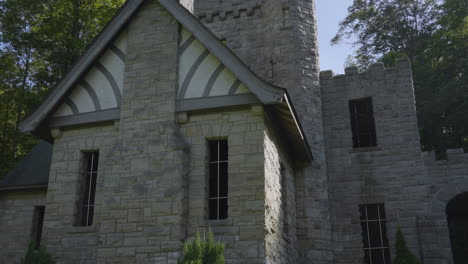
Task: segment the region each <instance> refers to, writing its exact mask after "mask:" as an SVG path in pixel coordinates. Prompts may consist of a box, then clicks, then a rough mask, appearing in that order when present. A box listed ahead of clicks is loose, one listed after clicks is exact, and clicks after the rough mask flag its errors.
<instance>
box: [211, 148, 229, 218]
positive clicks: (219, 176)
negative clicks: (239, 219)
mask: <svg viewBox="0 0 468 264" xmlns="http://www.w3.org/2000/svg"><path fill="white" fill-rule="evenodd" d="M209 149H210V160H209V167H210V175H209V186H208V189H209V190H208V218H209V219H210V220H219V219H226V218H227V216H228V144H227V140H215V141H209Z"/></svg>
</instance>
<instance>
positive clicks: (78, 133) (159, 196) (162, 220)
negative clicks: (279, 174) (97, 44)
mask: <svg viewBox="0 0 468 264" xmlns="http://www.w3.org/2000/svg"><path fill="white" fill-rule="evenodd" d="M127 30H128V36H129V40H128V53H127V61H126V65H125V75H124V90H123V95H122V105H121V118H120V121H117V122H114V123H110V124H102V125H91V126H82V127H71V128H69V129H63V130H62V131H57V130H56V131H55V133H54V134H55V137H56V138H55V142H54V150H53V158H52V167H51V174H50V183H49V192H48V194H47V209H46V217H45V232H46V236H47V244H48V245H49V248H50V250H51V252H52V253H53V254H54V257H55V258H56V259H57V260H58V263H148V262H151V263H174V262H176V260H177V258H178V256H179V254H180V251H181V249H182V244H183V241H184V238H185V233H186V231H185V226H186V223H185V217H184V215H185V214H186V211H187V208H186V196H185V191H184V187H185V181H184V179H185V176H186V173H185V172H186V169H184V168H186V167H187V155H186V150H187V145H186V144H184V141H183V138H182V137H181V136H180V133H179V131H178V127H177V124H176V121H175V91H176V84H177V78H176V76H177V52H178V43H177V41H178V35H179V34H178V31H179V25H178V23H177V21H176V20H175V19H174V18H173V17H172V16H171V15H170V14H169V13H168V12H167V11H165V10H164V9H163V8H162V7H161V6H160V5H159V4H158V3H157V1H147V2H146V3H145V4H144V6H143V7H142V8H141V9H140V12H138V13H137V14H136V16H135V17H134V18H133V19H132V21H130V23H129V24H128V27H127ZM90 150H94V151H95V150H98V151H99V152H100V160H99V170H98V176H97V188H96V206H95V214H94V217H95V219H94V224H93V225H92V226H91V227H81V226H76V223H77V222H76V215H77V210H78V209H77V207H76V203H77V201H79V191H77V186H78V185H79V184H80V182H82V181H83V175H82V173H83V171H82V159H83V154H82V153H83V151H90Z"/></svg>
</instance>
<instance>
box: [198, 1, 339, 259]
mask: <svg viewBox="0 0 468 264" xmlns="http://www.w3.org/2000/svg"><path fill="white" fill-rule="evenodd" d="M192 3H193V6H194V11H193V12H194V14H195V16H197V17H198V18H199V19H200V20H201V21H202V23H203V24H204V25H205V26H206V27H208V28H209V29H210V30H211V31H212V32H213V33H214V34H215V35H216V36H217V37H218V38H220V39H223V40H225V43H226V45H227V46H228V47H229V48H230V49H232V50H233V51H234V52H235V53H236V55H237V56H238V57H239V58H240V59H241V60H242V61H243V62H244V63H245V64H247V65H248V66H249V68H250V69H251V70H252V71H253V72H255V73H256V74H257V75H258V76H259V77H261V78H262V79H264V80H265V81H267V82H270V83H273V84H275V85H278V86H281V87H284V88H287V90H288V93H289V95H290V96H291V99H292V101H293V104H294V106H295V110H296V111H297V113H298V116H299V118H300V121H301V124H302V126H303V129H304V131H305V136H306V137H307V139H308V142H309V144H310V145H311V148H312V153H313V155H314V158H315V161H314V166H313V167H308V168H304V169H303V170H302V171H298V172H297V173H296V177H297V181H296V200H297V221H298V229H300V231H299V232H298V235H299V247H300V248H301V250H300V251H299V253H300V260H299V261H298V262H299V263H310V262H311V261H314V262H316V263H327V262H329V261H331V260H332V256H331V243H330V241H331V234H330V218H329V217H330V215H329V212H328V208H329V207H328V192H327V190H328V185H327V184H328V181H327V174H326V173H327V172H326V169H327V166H326V162H325V154H324V153H325V150H324V139H323V124H322V105H321V104H322V103H321V91H320V88H319V78H318V71H319V68H318V44H317V35H316V32H317V27H316V24H317V23H316V17H315V6H314V5H315V4H314V1H313V0H306V1H302V0H258V1H252V0H229V1H218V0H192Z"/></svg>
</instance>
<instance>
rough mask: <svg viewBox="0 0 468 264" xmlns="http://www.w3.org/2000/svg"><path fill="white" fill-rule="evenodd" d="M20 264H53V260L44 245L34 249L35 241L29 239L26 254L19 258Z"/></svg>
mask: <svg viewBox="0 0 468 264" xmlns="http://www.w3.org/2000/svg"><path fill="white" fill-rule="evenodd" d="M21 264H55V261H53V260H52V256H51V255H50V254H49V253H47V250H46V248H45V247H44V246H40V247H39V248H38V249H36V244H35V242H34V241H31V242H30V243H29V246H28V249H27V250H26V254H25V255H24V257H22V258H21Z"/></svg>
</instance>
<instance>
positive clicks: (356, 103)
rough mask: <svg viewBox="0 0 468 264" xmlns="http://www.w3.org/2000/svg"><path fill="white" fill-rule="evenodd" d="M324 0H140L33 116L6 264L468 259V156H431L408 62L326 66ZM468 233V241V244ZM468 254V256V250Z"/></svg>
mask: <svg viewBox="0 0 468 264" xmlns="http://www.w3.org/2000/svg"><path fill="white" fill-rule="evenodd" d="M318 56H319V55H318V47H317V28H316V18H315V10H314V0H181V1H180V3H179V2H178V1H176V0H128V1H127V3H125V4H124V6H123V7H122V8H121V10H120V11H119V12H118V13H117V14H116V15H115V17H114V18H113V19H112V20H111V21H110V22H109V24H108V25H107V26H106V27H105V28H104V29H103V31H102V32H101V33H100V34H99V36H98V37H97V39H96V41H95V42H94V43H93V44H92V45H91V46H90V48H89V49H88V50H87V51H86V52H85V53H84V54H83V56H82V57H81V58H80V59H79V60H78V61H77V63H76V65H75V66H74V67H73V69H72V70H71V71H70V73H69V74H67V75H66V76H64V78H63V79H62V80H61V82H60V83H59V84H58V85H57V86H56V87H55V89H53V91H52V92H51V93H50V95H49V96H48V97H47V98H46V100H45V101H44V102H43V104H42V105H40V106H39V107H38V108H37V110H36V111H35V112H33V113H31V114H30V115H29V116H27V117H26V118H25V119H24V120H23V121H22V123H21V129H22V131H23V132H30V133H33V134H34V135H36V136H38V137H39V138H41V139H43V140H44V142H42V143H40V144H39V145H38V146H36V148H35V149H33V151H32V152H31V153H30V154H29V156H27V157H26V158H25V160H23V162H22V163H21V164H20V165H19V166H18V167H17V168H15V169H14V170H13V171H12V172H10V173H9V174H8V175H7V176H6V177H5V178H4V179H3V180H2V181H1V182H0V212H1V213H0V234H1V235H0V251H1V254H0V263H19V259H20V258H21V256H23V255H24V253H25V250H26V248H27V245H28V243H29V241H31V240H32V241H36V242H37V243H39V242H40V243H41V244H42V245H45V246H46V247H47V250H48V251H49V252H50V253H51V254H52V256H53V257H54V259H55V260H56V261H57V263H157V264H173V263H177V259H178V257H179V256H180V254H181V251H182V247H183V243H184V242H185V241H186V240H187V239H189V238H191V237H193V236H194V235H195V233H197V232H205V231H206V230H207V229H208V228H211V230H212V231H213V232H214V234H215V236H216V238H217V239H218V240H221V241H223V242H224V243H225V244H226V251H225V258H226V263H230V264H238V263H239V264H240V263H248V264H255V263H268V264H274V263H278V264H280V263H281V264H286V263H301V264H306V263H307V264H308V263H318V264H320V263H337V264H338V263H343V264H344V263H346V264H353V263H356V264H358V263H374V264H375V263H384V264H387V263H391V260H392V259H394V256H395V249H394V244H395V235H396V231H397V229H398V228H401V230H402V232H403V234H404V235H405V237H406V241H407V244H408V246H409V247H410V249H411V251H412V252H413V253H414V254H415V255H416V256H418V258H419V259H421V260H422V261H424V263H425V264H449V263H450V264H457V263H466V262H463V260H465V261H466V259H467V258H468V256H467V255H466V252H464V250H463V248H461V249H460V243H462V246H463V243H465V244H464V246H465V247H466V246H467V243H466V241H467V240H468V238H466V239H465V240H464V242H463V238H460V237H457V236H456V235H454V234H456V233H463V232H465V234H466V233H467V230H468V228H467V227H466V219H468V217H467V215H468V212H467V211H466V208H464V207H463V205H466V203H467V202H468V198H467V197H468V195H467V193H468V154H465V153H463V151H462V150H449V151H448V154H447V157H448V158H447V160H442V161H438V160H436V159H435V154H434V153H422V152H421V148H420V139H419V134H418V127H417V119H416V109H415V98H414V91H413V84H412V75H411V69H410V66H409V62H408V61H407V60H404V59H400V60H399V61H397V66H396V67H394V68H384V66H383V65H382V64H380V63H377V64H374V65H372V66H371V67H370V69H369V70H368V71H367V72H364V73H358V71H357V69H356V68H347V69H346V71H345V74H343V75H334V74H333V73H332V72H331V71H323V72H319V65H318ZM460 241H461V242H460ZM464 257H467V258H464Z"/></svg>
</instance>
